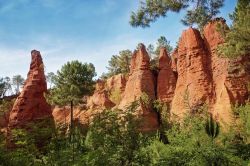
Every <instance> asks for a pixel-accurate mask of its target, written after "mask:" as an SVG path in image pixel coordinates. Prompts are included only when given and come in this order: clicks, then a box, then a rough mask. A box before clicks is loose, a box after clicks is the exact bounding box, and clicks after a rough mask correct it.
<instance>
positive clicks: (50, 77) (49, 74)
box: [46, 72, 56, 89]
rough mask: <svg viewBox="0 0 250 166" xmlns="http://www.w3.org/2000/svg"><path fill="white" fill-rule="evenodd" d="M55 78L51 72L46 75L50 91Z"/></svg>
mask: <svg viewBox="0 0 250 166" xmlns="http://www.w3.org/2000/svg"><path fill="white" fill-rule="evenodd" d="M55 78H56V75H55V73H53V72H49V73H47V75H46V81H47V82H48V83H49V85H50V89H51V87H52V86H53V85H54V84H55Z"/></svg>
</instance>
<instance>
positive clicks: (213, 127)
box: [206, 115, 220, 140]
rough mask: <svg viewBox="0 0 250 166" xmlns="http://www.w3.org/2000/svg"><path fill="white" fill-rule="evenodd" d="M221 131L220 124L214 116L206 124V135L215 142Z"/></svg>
mask: <svg viewBox="0 0 250 166" xmlns="http://www.w3.org/2000/svg"><path fill="white" fill-rule="evenodd" d="M219 131H220V126H219V123H218V122H216V121H215V120H214V119H213V117H212V115H210V117H209V118H208V119H207V122H206V133H207V135H208V136H209V137H211V139H212V140H214V139H215V138H216V137H217V136H218V135H219Z"/></svg>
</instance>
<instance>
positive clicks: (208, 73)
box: [9, 19, 250, 131]
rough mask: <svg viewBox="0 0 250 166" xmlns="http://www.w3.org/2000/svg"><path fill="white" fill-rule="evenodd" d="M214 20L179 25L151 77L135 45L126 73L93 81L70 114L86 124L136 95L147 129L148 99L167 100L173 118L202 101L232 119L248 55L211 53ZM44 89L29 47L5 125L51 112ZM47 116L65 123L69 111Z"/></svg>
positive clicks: (249, 68) (247, 78)
mask: <svg viewBox="0 0 250 166" xmlns="http://www.w3.org/2000/svg"><path fill="white" fill-rule="evenodd" d="M218 23H220V24H223V25H225V26H226V24H225V21H224V20H222V19H217V20H215V21H211V22H209V23H208V24H207V25H206V26H205V27H204V31H203V35H201V34H200V32H199V31H198V30H196V29H194V28H189V29H187V30H185V31H184V32H183V33H182V35H181V38H180V41H179V44H178V47H177V48H176V49H175V50H174V52H173V53H172V55H171V56H170V57H169V56H168V53H167V51H166V49H164V48H162V49H161V51H160V55H159V73H158V75H157V76H156V75H154V74H153V73H152V71H151V70H150V58H149V56H148V53H147V51H146V49H145V46H144V45H141V47H140V48H139V49H138V50H137V51H135V52H134V54H133V56H132V59H131V65H130V73H129V75H128V77H125V76H124V75H122V74H119V75H116V76H113V77H111V78H109V79H108V80H106V81H101V80H99V81H97V84H96V90H95V92H94V94H93V95H92V96H90V97H89V98H88V99H87V110H85V111H82V110H83V109H81V108H75V110H74V119H75V120H78V121H79V122H80V123H82V124H86V125H88V123H89V122H90V121H91V119H92V117H93V116H94V115H95V114H97V113H99V112H102V111H103V110H104V109H114V108H118V109H122V110H125V109H126V107H127V106H129V105H130V104H131V103H132V102H134V101H135V100H139V108H138V109H137V111H136V115H137V116H139V117H141V119H142V126H141V130H143V131H152V130H156V129H158V127H159V121H158V120H159V117H158V114H157V112H155V111H154V110H153V108H152V101H154V100H156V99H159V100H160V101H162V102H164V103H166V104H167V105H168V107H169V110H170V112H171V115H174V117H176V116H177V117H178V118H179V119H182V118H183V117H184V115H185V113H188V112H190V111H191V112H195V111H197V110H198V109H199V108H201V107H202V106H204V105H206V106H207V108H208V110H207V111H209V112H210V113H212V114H213V115H214V116H215V117H216V118H217V119H218V120H219V121H220V122H222V123H224V124H230V123H232V118H233V116H232V110H231V109H232V106H233V105H235V104H244V103H245V102H246V100H248V97H249V93H248V89H247V85H248V84H249V82H250V65H249V63H250V62H249V61H250V59H249V56H245V57H240V58H236V59H228V58H223V57H220V56H219V55H218V54H217V51H216V49H217V46H218V45H219V44H221V43H223V42H224V40H223V37H222V36H221V35H220V34H219V33H218V32H217V30H216V29H217V24H218ZM46 90H47V87H46V81H45V76H44V70H43V63H42V58H41V55H40V53H39V52H38V51H35V50H34V51H32V62H31V65H30V71H29V73H28V78H27V80H26V82H25V85H24V89H23V91H22V92H21V94H20V96H19V97H18V98H17V100H16V102H15V104H14V107H13V109H12V111H11V112H10V118H9V127H10V128H12V127H15V126H20V125H23V124H25V123H27V122H30V121H33V120H35V119H40V118H44V117H51V116H52V113H51V108H50V105H48V104H47V103H46V100H45V98H44V96H43V95H44V93H45V92H46ZM116 90H118V91H119V100H118V101H116V102H114V101H113V100H112V99H111V98H112V93H113V92H115V91H116ZM115 95H117V94H115ZM143 95H146V96H148V98H149V103H148V104H146V105H145V103H143V102H141V100H140V98H141V97H142V96H143ZM121 113H122V111H121ZM53 116H54V119H55V121H56V122H57V123H61V124H69V120H70V110H69V108H67V107H65V108H59V107H55V109H53Z"/></svg>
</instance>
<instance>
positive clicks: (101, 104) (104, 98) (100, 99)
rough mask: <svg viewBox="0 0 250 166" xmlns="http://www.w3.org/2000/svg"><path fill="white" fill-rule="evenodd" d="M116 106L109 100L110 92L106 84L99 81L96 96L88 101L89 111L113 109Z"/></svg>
mask: <svg viewBox="0 0 250 166" xmlns="http://www.w3.org/2000/svg"><path fill="white" fill-rule="evenodd" d="M114 106H115V104H114V103H113V102H112V101H111V100H110V99H109V96H108V91H107V90H106V89H105V82H104V81H102V80H98V81H97V83H96V89H95V91H94V94H93V95H92V96H90V97H89V98H88V99H87V108H88V109H105V108H112V107H114Z"/></svg>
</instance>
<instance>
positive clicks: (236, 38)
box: [219, 0, 250, 57]
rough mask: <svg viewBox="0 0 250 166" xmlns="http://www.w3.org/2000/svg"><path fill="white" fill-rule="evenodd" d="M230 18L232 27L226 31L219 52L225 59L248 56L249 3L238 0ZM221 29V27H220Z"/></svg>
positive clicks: (249, 51)
mask: <svg viewBox="0 0 250 166" xmlns="http://www.w3.org/2000/svg"><path fill="white" fill-rule="evenodd" d="M230 18H231V19H232V20H233V25H232V27H231V28H230V29H226V34H225V43H224V44H222V45H221V46H219V52H220V53H221V54H222V55H224V56H227V57H237V56H241V55H248V56H249V54H250V1H249V0H238V3H237V6H236V8H235V11H234V13H233V14H232V15H230ZM220 28H223V27H220Z"/></svg>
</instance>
